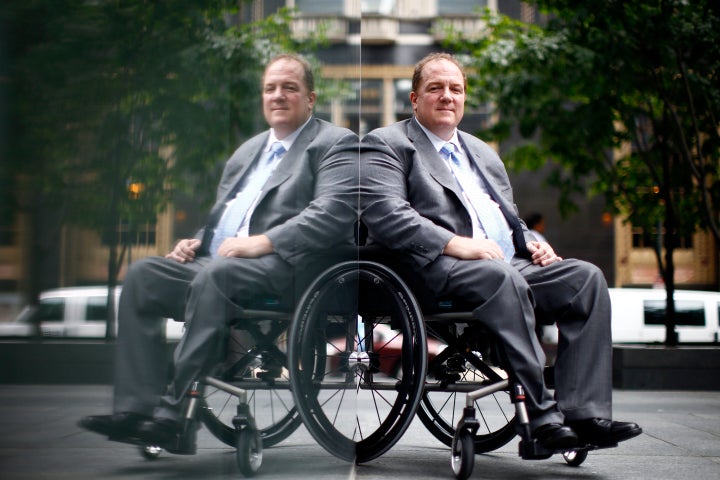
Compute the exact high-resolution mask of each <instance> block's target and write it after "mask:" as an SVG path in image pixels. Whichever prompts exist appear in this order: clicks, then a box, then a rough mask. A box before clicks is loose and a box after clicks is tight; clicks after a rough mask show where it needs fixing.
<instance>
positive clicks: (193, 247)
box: [165, 238, 201, 263]
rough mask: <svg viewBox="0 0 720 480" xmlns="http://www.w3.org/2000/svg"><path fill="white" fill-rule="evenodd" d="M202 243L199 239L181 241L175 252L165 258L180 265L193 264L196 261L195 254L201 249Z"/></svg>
mask: <svg viewBox="0 0 720 480" xmlns="http://www.w3.org/2000/svg"><path fill="white" fill-rule="evenodd" d="M200 243H201V242H200V240H198V239H197V238H186V239H184V240H180V241H179V242H178V243H177V245H175V248H174V249H173V251H172V252H170V253H168V254H167V255H165V258H170V259H172V260H175V261H176V262H179V263H187V262H192V261H193V260H195V252H196V251H197V249H198V248H200Z"/></svg>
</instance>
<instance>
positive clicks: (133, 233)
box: [103, 220, 157, 247]
mask: <svg viewBox="0 0 720 480" xmlns="http://www.w3.org/2000/svg"><path fill="white" fill-rule="evenodd" d="M156 232H157V225H156V224H155V223H149V222H145V223H140V224H136V223H130V222H128V221H127V220H123V221H121V222H120V225H118V229H117V239H116V240H117V242H118V245H132V246H148V247H150V246H154V245H155V243H156V237H157V234H156ZM103 245H105V246H107V245H110V239H109V238H107V236H103Z"/></svg>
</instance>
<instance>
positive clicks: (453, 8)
mask: <svg viewBox="0 0 720 480" xmlns="http://www.w3.org/2000/svg"><path fill="white" fill-rule="evenodd" d="M485 7H487V0H438V14H439V15H466V14H468V13H480V11H481V10H482V9H483V8H485Z"/></svg>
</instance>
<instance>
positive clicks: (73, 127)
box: [0, 0, 314, 336]
mask: <svg viewBox="0 0 720 480" xmlns="http://www.w3.org/2000/svg"><path fill="white" fill-rule="evenodd" d="M237 10H238V2H237V1H236V0H178V1H173V2H150V1H146V0H126V1H123V2H115V1H104V0H101V1H92V2H91V1H83V0H34V1H32V0H31V1H19V0H18V1H14V0H11V1H9V2H7V3H5V4H4V6H3V7H2V10H1V11H0V16H1V18H2V20H3V23H4V24H6V25H7V26H8V27H9V29H10V32H9V33H6V39H7V40H8V47H7V48H6V50H7V51H8V53H7V55H8V57H9V64H10V65H9V67H8V68H7V70H8V72H7V73H8V77H9V81H10V87H9V91H10V96H12V98H13V101H12V102H11V105H10V112H9V114H8V116H9V117H10V119H11V121H10V122H9V124H10V125H12V129H13V130H12V131H11V133H10V135H9V137H10V138H11V139H12V140H11V141H10V142H9V149H8V152H7V155H6V156H7V159H8V169H7V170H8V171H7V172H4V173H3V175H8V176H9V177H10V178H14V179H16V180H17V181H16V182H15V189H13V191H11V192H6V193H5V194H4V196H7V198H8V200H9V201H13V202H17V203H16V206H17V208H21V209H24V211H25V212H26V213H27V214H28V216H29V217H30V218H31V219H32V225H33V226H34V228H33V230H34V231H33V232H31V234H30V238H31V239H33V241H34V242H35V243H34V248H33V249H32V252H31V255H30V259H31V262H32V266H31V268H30V279H31V282H34V283H33V284H32V285H31V288H30V298H35V296H36V294H37V292H38V291H39V288H38V287H39V279H40V278H41V277H42V272H43V266H44V263H45V262H46V261H47V258H48V252H49V251H50V250H51V249H50V246H51V245H52V243H54V242H57V239H58V237H59V229H60V227H61V226H62V225H66V224H70V225H75V226H81V227H85V228H89V229H92V230H95V231H97V232H98V233H99V234H100V235H101V237H102V238H103V239H104V241H106V242H107V245H108V248H109V251H110V256H109V262H108V286H109V287H110V288H112V287H114V286H115V285H116V283H117V277H118V273H119V269H120V265H121V264H122V262H123V258H124V255H125V248H126V246H127V244H126V243H125V242H121V241H120V237H119V235H118V225H120V223H121V222H128V224H129V228H130V232H129V233H130V234H131V233H132V226H133V225H135V224H138V223H141V222H154V221H155V219H156V216H157V214H158V213H159V212H160V211H162V210H163V209H164V208H165V207H166V206H167V204H168V202H169V201H170V200H171V198H172V196H173V195H174V193H175V192H176V191H178V190H180V189H187V188H189V187H194V186H197V185H214V183H215V182H214V180H215V176H216V175H217V173H218V171H217V166H218V164H219V162H221V161H222V160H224V159H225V158H227V155H228V153H229V152H231V151H232V150H233V149H234V148H235V146H236V145H237V143H238V140H239V138H240V137H243V136H247V135H249V134H250V133H252V132H254V131H256V130H258V129H259V127H260V125H262V124H263V119H262V115H259V114H248V113H249V112H259V111H260V110H259V108H258V107H259V97H260V95H259V84H260V75H261V73H262V65H263V64H264V63H265V61H266V60H267V59H268V58H269V57H270V56H271V55H272V54H274V53H277V52H278V51H280V50H282V51H297V50H299V49H300V48H302V47H307V46H310V47H312V45H313V42H314V40H313V39H310V40H309V41H308V42H306V44H299V43H297V42H295V41H294V40H293V39H292V38H291V35H290V27H289V21H290V12H289V11H287V10H285V9H281V10H280V11H278V13H277V14H276V15H271V16H270V17H268V18H266V19H264V20H262V21H259V22H256V23H252V24H240V23H238V20H237V18H236V17H235V14H236V13H237ZM213 194H214V191H213V189H212V188H208V189H203V188H200V189H197V188H195V189H194V192H193V195H194V197H195V198H196V199H197V200H198V201H199V202H203V201H204V202H205V203H207V202H209V201H210V200H212V197H213ZM113 301H114V298H113V296H112V295H109V296H108V312H109V314H110V316H111V319H110V322H109V325H108V329H107V330H108V336H110V335H112V332H113V331H114V328H113V327H114V315H113V314H112V312H114V305H113V304H112V302H113Z"/></svg>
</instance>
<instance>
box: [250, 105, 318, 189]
mask: <svg viewBox="0 0 720 480" xmlns="http://www.w3.org/2000/svg"><path fill="white" fill-rule="evenodd" d="M317 131H318V123H317V121H316V120H315V118H314V117H313V118H312V120H310V123H308V124H307V126H306V127H305V128H304V129H303V130H302V131H301V132H300V135H298V137H297V138H296V139H295V141H294V142H293V144H292V147H290V150H288V151H287V153H285V155H284V156H283V158H282V160H280V163H278V165H277V167H275V170H274V171H273V173H272V175H270V178H269V179H268V181H267V183H266V184H265V187H264V188H263V191H262V194H261V196H260V199H259V201H258V202H260V201H262V199H263V198H264V197H265V195H267V192H269V191H270V190H272V189H273V188H275V187H277V186H278V185H280V184H281V183H283V182H285V181H286V180H287V179H288V178H290V176H291V175H292V173H293V172H294V171H295V166H296V165H297V163H298V162H301V161H302V159H303V158H305V155H303V152H304V151H305V150H306V149H307V146H308V145H309V144H310V142H311V141H312V140H313V139H314V138H315V137H316V136H317Z"/></svg>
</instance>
